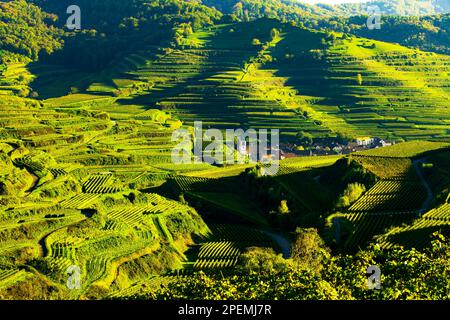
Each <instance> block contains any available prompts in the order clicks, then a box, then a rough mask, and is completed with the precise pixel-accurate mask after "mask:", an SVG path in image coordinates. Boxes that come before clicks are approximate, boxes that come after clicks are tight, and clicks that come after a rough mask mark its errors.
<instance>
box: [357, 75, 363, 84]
mask: <svg viewBox="0 0 450 320" xmlns="http://www.w3.org/2000/svg"><path fill="white" fill-rule="evenodd" d="M356 82H357V83H358V86H362V84H363V78H362V75H361V73H358V75H357V76H356Z"/></svg>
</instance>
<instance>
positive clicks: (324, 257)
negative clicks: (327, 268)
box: [291, 228, 330, 272]
mask: <svg viewBox="0 0 450 320" xmlns="http://www.w3.org/2000/svg"><path fill="white" fill-rule="evenodd" d="M291 251H292V252H291V256H292V259H294V261H296V262H297V263H299V265H300V266H301V267H303V268H305V269H308V270H311V271H313V272H320V271H321V270H322V268H323V265H324V264H325V263H326V262H327V261H328V259H330V250H329V249H328V248H327V246H326V245H325V242H324V241H323V240H322V238H321V237H320V236H319V234H318V232H317V229H314V228H309V229H302V228H297V230H296V231H295V241H294V243H293V245H292V250H291Z"/></svg>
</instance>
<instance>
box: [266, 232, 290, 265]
mask: <svg viewBox="0 0 450 320" xmlns="http://www.w3.org/2000/svg"><path fill="white" fill-rule="evenodd" d="M261 231H262V232H264V233H265V234H267V235H268V236H269V237H270V238H271V239H272V240H273V241H275V242H276V243H277V244H278V246H279V247H280V248H281V252H282V253H283V258H285V259H288V258H290V257H291V242H290V241H289V240H288V239H286V237H285V236H284V235H282V234H280V233H275V232H273V231H268V230H261Z"/></svg>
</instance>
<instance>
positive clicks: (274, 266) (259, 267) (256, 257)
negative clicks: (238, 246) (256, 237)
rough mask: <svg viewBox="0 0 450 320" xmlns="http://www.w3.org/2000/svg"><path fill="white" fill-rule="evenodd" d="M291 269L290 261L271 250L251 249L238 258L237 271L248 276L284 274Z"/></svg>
mask: <svg viewBox="0 0 450 320" xmlns="http://www.w3.org/2000/svg"><path fill="white" fill-rule="evenodd" d="M292 267H293V264H292V260H286V259H283V257H282V255H281V254H276V253H275V251H274V250H273V249H272V248H259V247H252V248H248V249H247V251H246V252H245V253H244V254H242V256H241V257H240V263H239V266H238V270H239V271H241V272H243V273H248V274H258V275H270V274H276V273H280V272H286V271H288V270H289V269H290V268H292Z"/></svg>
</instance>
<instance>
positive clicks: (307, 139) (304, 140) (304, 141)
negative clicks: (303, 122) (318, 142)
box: [297, 131, 314, 146]
mask: <svg viewBox="0 0 450 320" xmlns="http://www.w3.org/2000/svg"><path fill="white" fill-rule="evenodd" d="M297 140H298V143H300V144H301V145H303V146H310V145H312V144H313V142H314V137H313V135H312V134H310V133H308V132H304V131H300V132H299V133H297Z"/></svg>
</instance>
